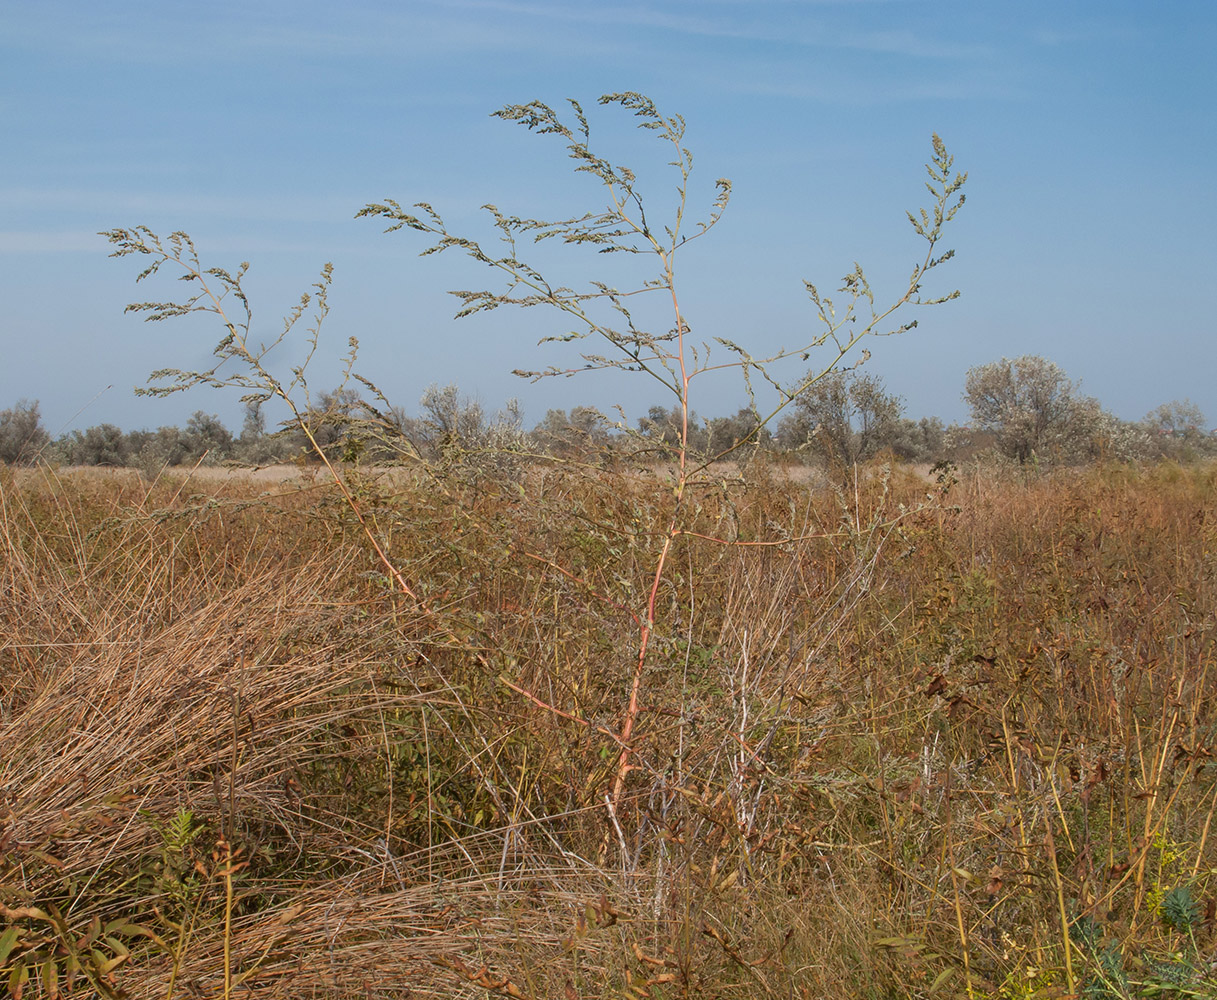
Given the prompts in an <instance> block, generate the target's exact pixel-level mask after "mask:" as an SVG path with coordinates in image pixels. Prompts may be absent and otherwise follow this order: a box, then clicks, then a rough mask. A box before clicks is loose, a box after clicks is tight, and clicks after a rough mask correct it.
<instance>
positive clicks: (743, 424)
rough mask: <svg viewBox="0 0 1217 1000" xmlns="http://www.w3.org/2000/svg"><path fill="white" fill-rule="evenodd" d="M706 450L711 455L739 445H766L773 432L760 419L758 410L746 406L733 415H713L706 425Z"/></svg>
mask: <svg viewBox="0 0 1217 1000" xmlns="http://www.w3.org/2000/svg"><path fill="white" fill-rule="evenodd" d="M706 430H707V432H708V441H707V445H706V451H707V452H708V453H709V455H710V456H711V457H713V456H715V455H720V454H722V453H723V452H725V451H728V450H730V449H733V448H736V447H738V446H739V445H745V446H757V447H764V446H765V445H767V444H769V441H770V439H771V437H772V434H771V433H770V431H769V428H768V427H767V426H765V425H764V424H762V423H760V421H759V420H758V415H757V412H756V411H755V410H753V409H750V408H749V407H747V406H745V407H743V408H741V409H740V410H739V411H738V412H737V413H736V414H735V415H734V416H731V417H713V418H711V420H710V421H709V422H708V423H707V425H706Z"/></svg>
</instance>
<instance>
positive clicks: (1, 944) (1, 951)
mask: <svg viewBox="0 0 1217 1000" xmlns="http://www.w3.org/2000/svg"><path fill="white" fill-rule="evenodd" d="M20 933H21V928H20V927H17V926H16V925H14V926H12V927H9V928H8V929H6V930H5V932H4V933H3V934H0V965H3V964H4V963H5V962H7V961H8V956H9V954H10V953H11V952H12V950H13V948H15V947H16V945H17V935H18V934H20Z"/></svg>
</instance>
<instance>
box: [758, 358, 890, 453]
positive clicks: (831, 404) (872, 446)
mask: <svg viewBox="0 0 1217 1000" xmlns="http://www.w3.org/2000/svg"><path fill="white" fill-rule="evenodd" d="M903 408H904V406H903V403H902V401H901V399H900V397H899V396H893V395H892V394H891V393H889V392H888V391H887V389H886V388H885V387H884V384H883V380H882V379H880V378H879V377H878V376H875V375H862V374H859V373H858V372H856V371H846V372H832V373H830V374H828V375H825V376H824V377H823V378H820V379H818V380H817V381H815V382H813V383H812V384H811V385H809V386H808V387H807V388H806V389H804V390H803V391H802V392H801V393H799V395H798V396H797V397H796V399H795V401H794V413H793V414H792V415H791V416H789V417H787V418H786V419H785V420H784V421H782V423H781V425H779V433H780V436H781V439H782V442H783V444H784V445H785V446H786V447H788V448H799V449H805V450H806V451H808V452H810V453H811V454H813V455H817V456H819V457H820V458H821V459H823V460H825V461H826V462H828V463H830V464H835V465H841V466H843V467H845V468H851V467H853V466H854V465H855V464H856V463H858V462H861V461H864V460H866V459H868V458H871V457H872V456H874V455H876V454H877V453H878V452H879V451H880V450H881V449H883V448H884V447H885V446H887V444H888V443H889V441H890V439H891V437H892V435H893V432H894V431H895V430H896V427H897V423H898V421H899V419H900V414H901V411H902V410H903Z"/></svg>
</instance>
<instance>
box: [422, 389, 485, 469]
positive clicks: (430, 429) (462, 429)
mask: <svg viewBox="0 0 1217 1000" xmlns="http://www.w3.org/2000/svg"><path fill="white" fill-rule="evenodd" d="M419 407H420V409H421V412H420V414H419V418H420V426H419V430H420V431H421V434H422V438H423V441H422V443H423V444H424V445H425V446H426V447H427V448H428V449H429V450H430V451H432V452H433V453H434V454H436V455H443V454H445V453H446V452H449V451H451V450H453V449H459V448H476V447H478V446H479V445H480V444H481V443H482V441H483V439H484V438H485V436H486V413H485V411H484V410H483V409H482V405H481V404H480V403H478V402H477V401H476V400H472V399H470V398H469V397H467V396H462V395H461V391H460V389H459V388H458V387H457V386H456V385H455V384H453V383H450V384H448V385H446V386H444V387H442V388H441V387H440V386H438V385H435V384H432V385H430V386H428V387H427V389H426V391H425V392H424V393H423V395H422V399H420V400H419Z"/></svg>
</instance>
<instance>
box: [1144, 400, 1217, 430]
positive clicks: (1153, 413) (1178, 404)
mask: <svg viewBox="0 0 1217 1000" xmlns="http://www.w3.org/2000/svg"><path fill="white" fill-rule="evenodd" d="M1144 422H1145V424H1146V425H1147V426H1148V427H1149V429H1150V430H1151V431H1152V432H1154V433H1156V434H1160V435H1162V436H1164V437H1186V436H1189V435H1191V436H1195V435H1198V434H1203V433H1204V430H1205V427H1206V426H1207V421H1206V420H1205V418H1204V411H1203V410H1202V409H1200V407H1199V406H1197V405H1196V404H1195V403H1193V402H1192V401H1191V400H1190V399H1183V400H1179V399H1175V400H1172V401H1171V402H1169V403H1163V404H1162V405H1161V406H1159V407H1156V408H1155V409H1152V410H1150V411H1149V413H1147V414H1146V415H1145V421H1144Z"/></svg>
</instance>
